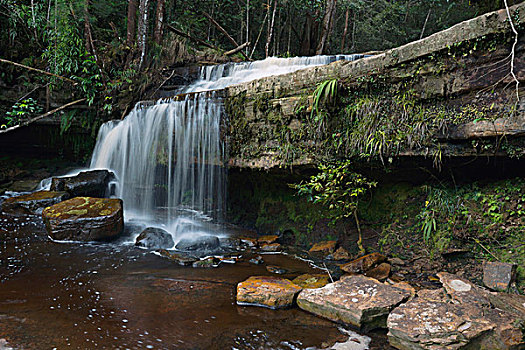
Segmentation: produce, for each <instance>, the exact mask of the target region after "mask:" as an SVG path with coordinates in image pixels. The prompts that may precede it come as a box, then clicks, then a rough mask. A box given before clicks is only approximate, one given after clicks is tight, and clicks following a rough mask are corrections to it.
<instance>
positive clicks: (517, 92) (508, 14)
mask: <svg viewBox="0 0 525 350" xmlns="http://www.w3.org/2000/svg"><path fill="white" fill-rule="evenodd" d="M503 2H504V3H505V9H506V10H507V17H508V18H509V23H510V28H511V29H512V32H513V33H514V43H513V44H512V52H511V55H512V57H511V59H510V74H511V75H512V77H513V78H514V80H515V81H516V100H517V101H516V103H518V102H520V90H519V88H520V81H519V80H518V78H517V77H516V74H515V73H514V55H515V52H516V45H517V44H518V31H517V30H516V27H514V22H512V17H511V15H510V10H509V5H508V3H507V0H503Z"/></svg>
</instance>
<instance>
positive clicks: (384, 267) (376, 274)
mask: <svg viewBox="0 0 525 350" xmlns="http://www.w3.org/2000/svg"><path fill="white" fill-rule="evenodd" d="M391 269H392V266H390V264H387V263H381V264H379V265H377V266H376V267H374V268H371V269H370V270H368V271H367V272H365V276H367V277H372V278H375V279H376V280H379V281H384V280H386V279H387V278H388V276H390V270H391Z"/></svg>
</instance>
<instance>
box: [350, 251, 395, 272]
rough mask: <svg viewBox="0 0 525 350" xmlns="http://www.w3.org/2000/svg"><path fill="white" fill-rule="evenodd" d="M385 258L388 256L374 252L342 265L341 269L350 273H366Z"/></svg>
mask: <svg viewBox="0 0 525 350" xmlns="http://www.w3.org/2000/svg"><path fill="white" fill-rule="evenodd" d="M385 260H386V257H385V256H384V255H382V254H379V253H372V254H368V255H365V256H362V257H360V258H359V259H356V260H353V261H350V262H349V263H348V264H344V265H342V266H341V270H343V271H344V272H348V273H364V272H366V271H368V270H370V269H371V268H372V267H374V266H375V265H377V264H380V263H382V262H383V261H385Z"/></svg>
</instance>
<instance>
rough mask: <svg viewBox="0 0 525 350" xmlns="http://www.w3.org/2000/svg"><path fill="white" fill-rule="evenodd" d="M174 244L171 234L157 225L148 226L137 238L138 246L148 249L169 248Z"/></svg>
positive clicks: (136, 243)
mask: <svg viewBox="0 0 525 350" xmlns="http://www.w3.org/2000/svg"><path fill="white" fill-rule="evenodd" d="M173 244H175V243H174V242H173V237H172V236H171V234H170V233H169V232H167V231H166V230H163V229H161V228H157V227H148V228H147V229H145V230H144V231H142V232H141V233H140V235H139V236H138V237H137V239H136V240H135V245H136V246H138V247H142V248H148V249H169V248H171V247H173Z"/></svg>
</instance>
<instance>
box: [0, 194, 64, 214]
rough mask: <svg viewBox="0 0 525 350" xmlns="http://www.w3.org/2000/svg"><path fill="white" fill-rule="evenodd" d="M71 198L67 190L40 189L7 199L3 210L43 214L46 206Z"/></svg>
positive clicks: (16, 212)
mask: <svg viewBox="0 0 525 350" xmlns="http://www.w3.org/2000/svg"><path fill="white" fill-rule="evenodd" d="M68 198H69V194H68V193H66V192H56V191H38V192H34V193H29V194H24V195H21V196H17V197H11V198H8V199H6V200H5V201H4V202H3V203H2V210H3V211H4V212H7V213H13V214H41V213H42V211H43V210H44V208H46V207H49V206H52V205H54V204H57V203H60V202H62V201H64V200H66V199H68Z"/></svg>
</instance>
